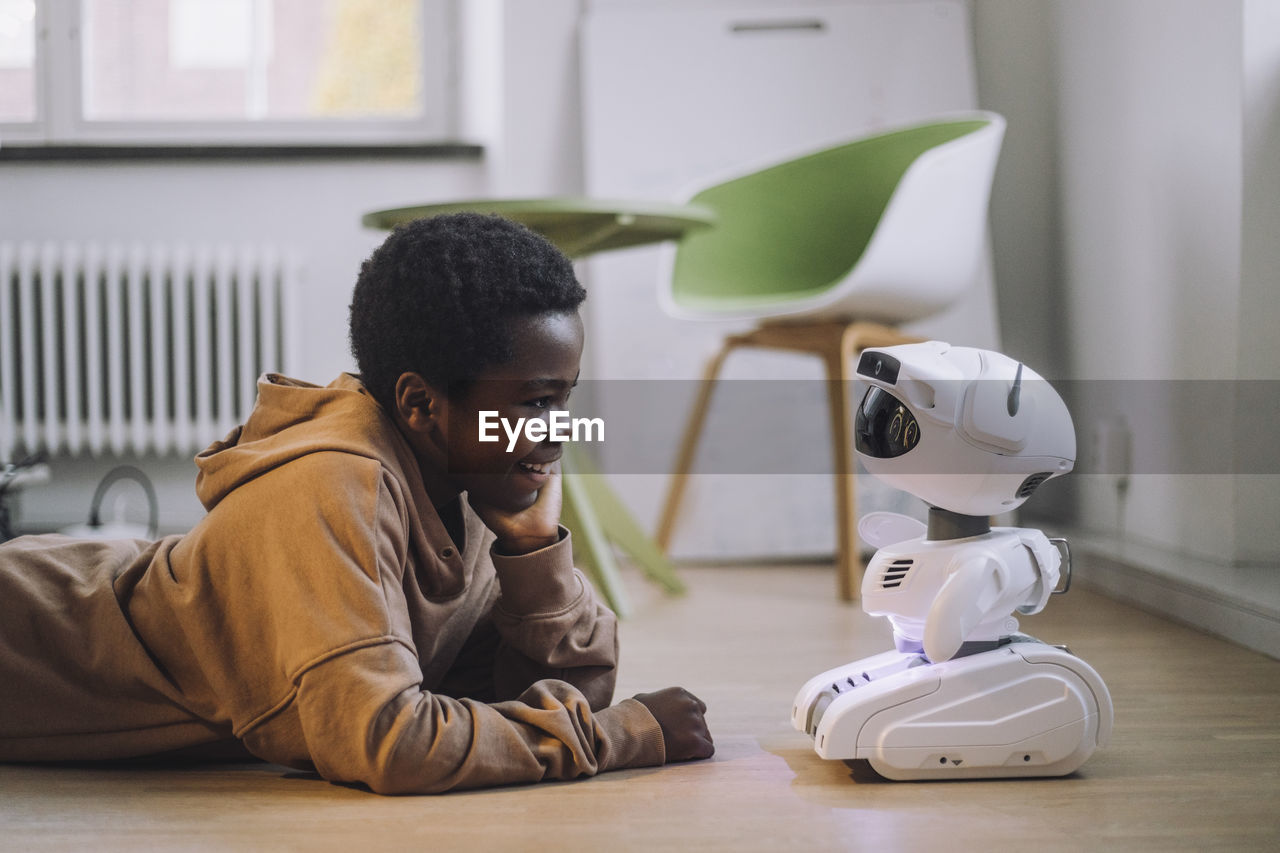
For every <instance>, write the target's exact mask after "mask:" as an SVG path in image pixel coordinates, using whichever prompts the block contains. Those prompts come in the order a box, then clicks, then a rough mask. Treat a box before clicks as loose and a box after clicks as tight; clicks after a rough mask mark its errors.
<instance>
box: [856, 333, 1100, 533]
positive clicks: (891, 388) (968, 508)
mask: <svg viewBox="0 0 1280 853" xmlns="http://www.w3.org/2000/svg"><path fill="white" fill-rule="evenodd" d="M857 372H858V378H859V379H860V380H862V381H864V382H867V383H869V385H870V387H869V388H867V391H866V394H865V395H864V396H863V398H862V402H861V403H860V404H859V405H858V410H857V412H856V416H855V427H854V439H855V446H856V448H857V451H858V456H859V458H860V459H861V460H862V463H863V465H864V466H865V467H866V469H867V471H868V472H869V473H871V474H872V475H873V476H875V477H877V478H878V479H880V480H882V481H884V482H885V483H888V484H889V485H891V486H893V487H895V488H898V489H902V490H903V491H905V492H909V493H910V494H913V495H915V496H916V497H918V498H920V499H921V500H923V501H925V502H927V503H929V504H931V505H933V506H936V507H941V508H942V509H946V510H950V511H951V512H956V513H961V514H963V515H976V516H983V515H995V514H998V513H1001V512H1005V511H1007V510H1011V509H1014V508H1016V507H1019V506H1021V505H1022V503H1023V502H1024V501H1025V500H1026V499H1027V498H1028V497H1030V496H1031V494H1032V492H1034V491H1035V490H1036V488H1037V487H1038V486H1039V485H1040V484H1041V483H1043V482H1044V481H1045V480H1048V479H1049V478H1051V477H1056V476H1058V475H1060V474H1065V473H1067V472H1068V471H1070V470H1071V469H1072V467H1073V466H1074V465H1075V456H1076V439H1075V432H1074V428H1073V426H1072V423H1071V413H1070V412H1068V411H1067V406H1066V404H1065V403H1064V402H1063V401H1062V398H1061V397H1060V396H1059V395H1058V392H1057V391H1055V390H1054V389H1053V388H1052V386H1050V385H1049V383H1048V382H1046V381H1045V380H1044V379H1043V378H1042V377H1041V376H1040V375H1039V374H1037V373H1035V372H1034V371H1032V370H1031V369H1030V368H1028V367H1026V366H1024V365H1022V364H1019V363H1018V362H1016V361H1014V360H1013V359H1011V358H1008V357H1007V356H1004V355H1001V354H1000V353H997V352H991V351H989V350H979V349H972V348H970V347H953V346H951V345H950V344H945V343H942V342H941V341H929V342H927V343H921V344H907V345H905V346H896V347H885V348H884V349H869V350H865V351H864V352H863V353H862V357H861V358H860V359H859V361H858V371H857Z"/></svg>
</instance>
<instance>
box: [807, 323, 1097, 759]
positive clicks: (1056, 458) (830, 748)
mask: <svg viewBox="0 0 1280 853" xmlns="http://www.w3.org/2000/svg"><path fill="white" fill-rule="evenodd" d="M858 375H859V378H860V379H861V380H864V381H865V382H867V383H868V384H869V385H870V387H869V388H868V389H867V391H866V394H865V396H864V397H863V398H862V402H861V403H860V404H859V406H858V411H857V413H856V424H855V432H856V437H855V440H856V447H857V451H858V455H859V458H860V459H861V460H862V462H863V464H864V466H865V467H866V469H867V471H868V472H870V473H871V474H872V475H874V476H875V477H877V478H879V479H880V480H882V481H884V482H886V483H888V484H889V485H891V486H895V487H897V488H900V489H902V490H904V491H907V492H909V493H911V494H913V495H915V496H916V497H919V498H921V499H922V500H924V501H925V502H926V503H928V504H929V523H928V524H927V525H925V524H923V523H921V522H919V521H917V520H915V519H913V518H910V517H908V516H904V515H897V514H893V513H872V514H871V515H868V516H867V517H865V518H863V519H862V520H861V522H860V523H859V526H858V529H859V532H860V533H861V534H862V536H863V538H864V539H866V540H867V541H868V542H870V543H871V544H872V545H875V546H876V547H878V548H879V550H878V551H877V552H876V554H875V556H874V557H873V558H872V559H871V561H870V562H869V563H868V565H867V570H866V573H865V576H864V578H863V583H862V606H863V609H864V610H865V611H866V612H867V613H869V614H871V615H873V616H887V617H888V618H889V621H890V623H891V624H892V625H893V637H894V645H895V646H896V649H895V650H894V651H889V652H884V653H882V654H878V655H874V656H872V657H869V658H864V659H862V660H858V661H854V662H853V663H850V664H847V665H845V666H841V667H837V668H836V669H832V670H829V671H827V672H824V673H821V674H820V675H816V676H814V677H813V678H812V679H810V680H809V682H808V683H807V684H805V685H804V687H803V688H801V690H800V692H799V693H798V694H797V695H796V700H795V703H794V705H793V706H792V710H791V719H792V723H793V725H794V726H795V727H796V728H797V729H799V730H800V731H804V732H808V733H809V734H810V735H811V736H812V737H813V739H814V749H815V750H816V751H817V753H818V755H820V756H822V757H823V758H833V759H844V760H853V759H866V760H868V761H869V763H870V765H871V767H872V768H873V769H874V770H875V771H876V772H878V773H879V774H880V775H882V776H885V777H887V778H890V779H904V780H905V779H957V778H991V777H1003V776H1060V775H1065V774H1068V773H1071V772H1073V771H1075V770H1076V769H1077V768H1078V767H1080V765H1081V764H1083V763H1084V762H1085V760H1086V759H1088V758H1089V756H1090V755H1092V754H1093V751H1094V749H1095V748H1097V747H1099V746H1105V745H1106V743H1107V741H1108V739H1109V737H1110V734H1111V725H1112V705H1111V694H1110V693H1109V692H1108V690H1107V686H1106V684H1104V683H1103V681H1102V679H1101V678H1100V677H1099V676H1098V673H1097V672H1095V671H1094V669H1093V668H1092V667H1090V666H1089V665H1088V664H1087V663H1085V662H1084V661H1083V660H1081V659H1080V658H1078V657H1076V656H1075V655H1073V654H1071V653H1070V652H1069V651H1067V650H1066V649H1065V648H1063V647H1061V646H1052V645H1046V644H1045V643H1042V642H1040V641H1039V640H1036V639H1034V638H1032V637H1029V636H1027V635H1025V634H1020V633H1018V632H1017V628H1018V622H1017V620H1016V619H1015V618H1014V617H1013V613H1014V612H1015V611H1016V612H1018V613H1023V614H1032V613H1038V612H1039V611H1040V610H1041V609H1043V608H1044V606H1045V603H1046V602H1047V601H1048V600H1049V596H1050V595H1051V594H1053V593H1055V592H1066V590H1067V587H1068V586H1070V580H1071V554H1070V550H1069V549H1068V548H1067V547H1066V542H1065V540H1059V539H1047V538H1046V537H1045V536H1044V534H1043V533H1042V532H1040V531H1039V530H1031V529H1028V528H1022V527H995V528H993V527H991V526H990V523H989V519H990V516H992V515H996V514H999V513H1003V512H1006V511H1008V510H1012V509H1015V508H1016V507H1018V506H1020V505H1021V504H1022V503H1023V502H1024V501H1025V500H1026V499H1027V498H1028V497H1030V495H1031V494H1032V493H1033V492H1034V491H1035V490H1036V488H1037V487H1038V486H1040V484H1042V483H1043V482H1044V481H1046V480H1048V479H1049V478H1051V477H1056V476H1058V475H1060V474H1065V473H1067V472H1068V471H1070V470H1071V469H1072V467H1073V465H1074V464H1075V453H1076V446H1075V433H1074V431H1073V428H1072V423H1071V415H1070V413H1069V412H1068V411H1067V407H1066V404H1065V403H1063V401H1062V398H1061V397H1059V396H1058V394H1057V392H1056V391H1054V389H1053V388H1052V387H1051V386H1050V385H1049V383H1048V382H1046V381H1045V380H1044V379H1043V378H1042V377H1040V376H1039V375H1037V374H1036V373H1034V372H1033V371H1031V370H1030V369H1029V368H1026V367H1024V366H1023V365H1022V364H1019V363H1017V362H1015V361H1013V360H1012V359H1010V358H1008V357H1006V356H1004V355H1001V354H999V353H995V352H990V351H986V350H978V349H971V348H967V347H953V346H950V345H948V344H945V343H942V342H940V341H930V342H927V343H920V344H909V345H906V346H897V347H887V348H884V349H876V350H866V351H865V352H864V353H863V354H862V356H861V358H860V360H859V362H858ZM1064 556H1065V558H1066V564H1065V565H1066V571H1065V581H1064V585H1063V587H1062V589H1060V590H1059V589H1057V586H1058V584H1059V581H1060V579H1062V576H1063V574H1064V573H1063V572H1062V566H1063V557H1064Z"/></svg>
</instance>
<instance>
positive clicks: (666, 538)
mask: <svg viewBox="0 0 1280 853" xmlns="http://www.w3.org/2000/svg"><path fill="white" fill-rule="evenodd" d="M737 346H738V342H737V341H736V340H734V339H733V338H729V339H727V340H725V342H724V345H723V346H722V347H720V351H719V352H718V353H716V355H715V357H714V358H712V359H711V361H709V362H707V367H706V369H705V370H704V371H703V375H702V385H701V386H700V387H699V388H698V396H697V397H696V398H695V400H694V404H693V410H692V411H691V412H690V413H689V422H688V423H687V424H686V425H685V429H684V437H683V439H682V440H681V442H680V452H679V453H678V454H677V455H676V464H675V469H674V470H673V471H672V472H671V485H670V486H669V487H668V489H667V499H666V501H665V502H664V503H663V505H662V515H661V517H660V518H659V520H658V531H657V534H656V535H655V536H654V539H655V541H656V542H657V543H658V547H659V548H660V549H661V550H662V552H663V553H664V554H666V553H670V551H671V538H672V536H673V535H674V534H675V527H676V521H677V519H678V518H679V515H680V504H681V502H683V501H684V491H685V487H686V486H687V485H688V479H689V471H690V470H692V468H693V460H694V456H695V455H696V454H697V450H698V439H699V438H701V436H702V427H703V426H704V424H705V423H706V420H707V411H708V410H709V409H710V408H711V394H712V392H713V391H714V390H715V383H716V377H718V376H719V375H720V368H721V367H722V366H723V365H724V360H725V358H726V357H727V356H728V355H729V353H730V352H731V351H732V350H733V349H734V348H735V347H737Z"/></svg>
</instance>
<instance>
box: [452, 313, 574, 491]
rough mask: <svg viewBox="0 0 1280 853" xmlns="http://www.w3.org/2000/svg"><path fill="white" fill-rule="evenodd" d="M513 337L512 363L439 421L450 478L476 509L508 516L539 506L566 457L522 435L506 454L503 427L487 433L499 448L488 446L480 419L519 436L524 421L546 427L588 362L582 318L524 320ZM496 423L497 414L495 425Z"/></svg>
mask: <svg viewBox="0 0 1280 853" xmlns="http://www.w3.org/2000/svg"><path fill="white" fill-rule="evenodd" d="M510 334H511V341H512V345H513V346H512V348H513V350H514V353H515V357H514V358H513V359H512V360H511V362H510V363H509V364H505V365H500V366H496V367H492V368H490V369H489V370H487V371H485V372H484V373H482V374H481V375H480V377H479V378H478V379H477V380H476V381H475V382H473V383H472V384H471V385H470V386H469V387H468V388H467V390H466V392H465V393H463V394H462V395H460V396H458V397H457V398H455V399H452V400H448V399H446V400H444V401H443V405H442V406H441V410H440V418H439V423H440V425H441V427H442V428H443V429H442V432H443V435H444V438H445V449H446V454H445V457H446V458H445V465H444V470H445V472H446V476H447V477H448V479H449V480H450V481H451V482H452V483H453V484H454V485H455V486H456V487H457V488H459V489H462V490H465V491H466V492H467V494H468V499H469V500H470V501H471V502H472V504H475V503H485V504H489V505H491V506H494V507H497V508H498V509H502V510H506V511H509V512H511V511H519V510H522V509H525V508H527V507H529V506H531V505H532V504H533V502H534V501H535V500H536V499H537V497H538V490H539V489H540V488H542V486H543V485H544V484H545V483H546V482H547V480H548V479H549V478H550V473H549V468H550V465H551V463H553V462H555V461H556V460H558V459H559V458H560V454H561V445H560V444H559V443H558V442H552V441H550V440H544V441H541V442H539V441H532V440H530V439H528V438H527V437H526V435H525V431H524V430H523V429H521V430H520V433H519V437H518V438H517V440H516V442H515V446H514V447H513V448H512V449H511V450H510V451H508V446H509V445H510V444H511V439H510V438H509V436H508V434H507V432H506V430H505V429H504V428H503V427H502V426H501V425H499V426H497V427H496V428H493V427H491V428H490V429H489V430H488V434H489V435H490V436H493V435H497V436H498V440H497V441H489V442H482V441H480V412H482V411H485V412H497V417H498V418H500V419H502V420H503V421H505V422H506V423H509V424H510V425H511V427H512V428H513V429H514V428H515V425H516V424H517V422H518V421H519V420H520V419H521V418H523V419H525V420H538V419H540V420H543V421H546V420H548V418H549V416H550V412H551V411H552V410H553V409H565V408H567V404H568V401H569V392H570V389H572V387H573V385H574V383H575V382H577V380H578V367H579V362H580V361H581V359H582V342H583V333H582V320H581V318H580V317H579V316H578V314H577V313H576V312H573V313H567V314H566V313H548V314H535V315H532V316H528V317H518V318H515V319H513V320H512V321H511V325H510ZM493 422H494V421H493V416H492V415H491V416H489V423H490V424H492V423H493ZM501 422H502V421H499V424H500V423H501Z"/></svg>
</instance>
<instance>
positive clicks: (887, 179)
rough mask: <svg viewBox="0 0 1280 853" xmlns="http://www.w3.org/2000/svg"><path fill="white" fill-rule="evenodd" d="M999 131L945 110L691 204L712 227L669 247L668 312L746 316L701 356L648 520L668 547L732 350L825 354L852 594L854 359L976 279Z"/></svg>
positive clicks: (980, 115) (839, 557)
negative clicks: (668, 475)
mask: <svg viewBox="0 0 1280 853" xmlns="http://www.w3.org/2000/svg"><path fill="white" fill-rule="evenodd" d="M1004 128H1005V122H1004V119H1003V118H1002V117H1001V116H999V115H996V114H994V113H988V112H972V113H965V114H959V115H950V116H946V117H942V118H937V119H935V120H932V121H928V122H925V123H921V124H915V125H912V126H908V127H902V128H897V129H893V130H889V131H885V132H881V133H877V134H875V135H872V136H867V137H864V138H860V139H856V140H853V141H850V142H847V143H845V144H841V145H837V146H834V147H831V148H826V149H824V150H820V151H815V152H812V153H808V154H805V155H803V156H800V157H797V158H795V159H791V160H787V161H785V162H780V163H776V164H774V165H770V166H768V167H767V168H764V169H761V170H759V171H754V172H751V173H749V174H745V175H741V176H739V177H735V178H733V179H731V180H727V181H723V182H720V183H717V184H715V185H714V186H710V187H708V188H706V189H704V190H702V191H701V192H699V193H697V194H696V195H694V196H693V197H692V198H691V199H690V204H692V205H695V206H697V207H699V208H705V209H708V210H710V211H711V212H712V213H713V214H714V216H715V219H716V224H715V226H714V227H712V228H708V229H705V230H699V231H694V232H691V233H689V234H687V235H686V236H685V237H684V238H683V239H681V240H680V242H679V243H678V244H677V245H676V248H675V250H674V253H673V260H672V266H671V273H670V275H669V276H666V277H664V282H663V285H662V287H661V289H660V299H661V302H662V305H663V307H664V309H665V310H666V311H667V312H668V313H669V314H671V315H672V316H675V317H678V318H684V319H717V320H722V319H729V318H750V319H754V320H756V321H757V325H756V327H755V328H754V329H752V330H751V331H748V332H745V333H742V334H734V335H730V336H729V337H727V338H726V339H725V341H724V344H723V346H722V347H721V348H720V351H719V352H718V353H717V354H716V355H715V357H714V358H712V359H711V361H710V363H709V364H708V365H707V368H706V371H705V374H704V381H703V383H702V386H701V389H700V391H699V394H698V397H697V399H696V400H695V403H694V408H693V412H692V413H691V415H690V419H689V422H688V425H687V427H686V430H685V435H684V440H683V441H682V443H681V447H680V451H679V454H678V457H677V460H676V465H675V470H674V475H673V478H672V481H671V486H670V490H669V492H668V495H667V500H666V503H665V506H664V507H663V512H662V516H661V519H660V521H659V526H658V532H657V541H658V544H659V546H660V547H661V548H663V550H668V549H669V547H670V544H671V540H672V537H673V534H674V531H675V525H676V521H677V519H678V518H679V513H680V504H681V500H682V498H683V494H684V486H685V483H686V479H687V475H688V473H689V471H690V470H691V469H692V464H693V461H694V457H695V454H696V451H697V444H698V440H699V437H700V435H701V433H702V428H703V425H704V422H705V419H706V415H707V410H708V407H709V405H710V402H711V396H712V391H713V389H714V384H715V379H716V377H717V376H718V374H719V372H720V368H721V366H722V365H723V363H724V360H725V358H726V357H727V356H728V354H729V353H730V352H731V351H733V350H734V349H738V348H741V347H762V348H768V349H782V350H790V351H798V352H805V353H810V354H813V355H816V356H818V357H820V358H822V359H823V362H824V364H825V368H826V376H827V380H828V381H827V387H828V389H829V391H828V405H829V409H830V412H829V415H830V420H831V434H832V443H833V447H834V459H835V474H836V537H837V554H836V561H837V571H838V578H839V592H840V596H841V597H842V598H843V599H845V600H853V599H854V598H856V597H857V594H858V591H859V589H860V587H861V577H862V561H861V558H860V555H859V554H858V551H857V539H856V533H855V530H856V517H855V506H854V499H855V492H854V486H855V480H854V474H855V470H856V460H855V459H854V456H853V431H852V408H851V405H850V404H851V400H850V399H849V396H850V389H851V381H852V379H853V358H854V356H855V355H856V354H857V353H858V352H859V351H860V350H862V349H865V348H867V347H880V346H892V345H894V344H899V343H907V342H910V341H914V340H917V338H914V337H911V336H908V335H906V334H904V333H902V332H901V331H900V330H899V326H901V325H902V324H904V323H908V322H910V321H913V320H919V319H923V318H925V317H928V316H930V315H932V314H935V313H938V312H940V311H941V310H943V309H944V308H947V307H948V306H950V305H952V304H953V303H955V302H957V301H958V300H960V299H963V298H964V297H965V296H966V294H968V293H969V292H970V291H971V290H972V289H973V287H974V285H975V284H976V282H977V281H978V277H979V272H980V270H981V269H982V265H983V258H984V255H985V252H986V243H987V240H986V235H987V210H988V205H989V202H990V197H991V182H992V177H993V175H994V172H995V167H996V160H997V159H998V156H999V152H1000V145H1001V142H1002V140H1003V137H1004Z"/></svg>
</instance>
